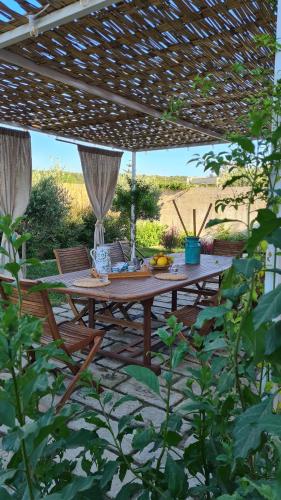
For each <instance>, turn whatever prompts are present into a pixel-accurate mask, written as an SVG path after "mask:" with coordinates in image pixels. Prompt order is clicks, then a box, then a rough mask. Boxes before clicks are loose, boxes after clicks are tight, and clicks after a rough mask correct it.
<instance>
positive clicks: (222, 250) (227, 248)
mask: <svg viewBox="0 0 281 500" xmlns="http://www.w3.org/2000/svg"><path fill="white" fill-rule="evenodd" d="M244 248H245V241H243V240H239V241H228V240H218V239H214V243H213V254H214V255H225V256H229V257H240V256H241V255H242V253H243V250H244Z"/></svg>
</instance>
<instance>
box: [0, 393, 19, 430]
mask: <svg viewBox="0 0 281 500" xmlns="http://www.w3.org/2000/svg"><path fill="white" fill-rule="evenodd" d="M15 418H16V412H15V407H14V406H13V404H12V402H11V401H10V397H9V395H8V394H7V393H6V392H5V391H0V422H1V425H3V424H4V425H7V426H8V427H14V425H15Z"/></svg>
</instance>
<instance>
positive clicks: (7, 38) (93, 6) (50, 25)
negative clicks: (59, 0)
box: [0, 0, 120, 49]
mask: <svg viewBox="0 0 281 500" xmlns="http://www.w3.org/2000/svg"><path fill="white" fill-rule="evenodd" d="M119 1H120V0H87V1H86V2H81V0H79V1H78V2H75V3H73V4H71V5H67V6H66V7H63V8H62V9H58V10H55V11H54V12H51V13H50V14H46V15H45V16H42V17H38V18H37V19H36V18H35V29H36V31H37V32H38V33H39V34H41V33H44V32H45V31H49V30H52V29H54V28H58V27H59V26H62V25H63V24H66V23H69V22H71V21H73V20H74V19H80V18H81V17H84V16H87V15H89V14H91V13H93V12H97V11H98V10H101V9H103V8H105V7H110V6H111V5H113V4H116V3H118V2H119ZM30 31H31V29H30V25H29V23H27V24H23V25H22V26H19V27H18V28H15V29H13V30H10V31H7V32H5V33H3V34H2V35H0V49H4V48H5V47H9V46H11V45H15V44H17V43H20V42H22V41H24V40H26V39H28V38H30V36H31V33H30Z"/></svg>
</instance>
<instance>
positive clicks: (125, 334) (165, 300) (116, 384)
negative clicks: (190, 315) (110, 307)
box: [54, 292, 194, 498]
mask: <svg viewBox="0 0 281 500" xmlns="http://www.w3.org/2000/svg"><path fill="white" fill-rule="evenodd" d="M188 303H192V297H191V296H190V295H189V296H188V295H187V294H184V293H182V292H179V293H178V307H182V306H184V305H186V304H188ZM170 308H171V294H170V293H168V294H165V295H162V296H159V297H157V298H156V300H155V304H154V307H153V313H154V314H155V315H156V316H157V320H153V322H152V326H153V330H154V333H153V336H155V335H156V330H157V328H158V327H159V326H161V325H163V321H164V314H165V312H166V311H170ZM54 312H55V314H56V319H57V321H58V322H60V321H62V320H63V319H69V318H71V317H72V313H71V311H70V310H69V307H68V305H63V306H60V307H55V308H54ZM130 315H131V316H132V317H133V316H134V317H135V319H138V321H141V317H142V307H141V306H140V305H138V304H136V305H135V306H133V308H132V309H131V310H130ZM99 326H102V325H100V324H99V323H98V322H97V327H99ZM138 338H140V339H141V335H140V332H137V331H132V330H129V329H125V330H122V329H121V328H118V327H112V328H109V330H108V331H107V333H106V335H105V338H104V343H103V347H105V348H106V349H107V350H111V351H114V350H117V349H119V348H120V347H121V346H122V345H124V344H129V343H133V342H134V341H136V339H138ZM162 352H163V358H164V359H163V361H162V362H160V360H159V358H158V359H157V362H160V363H161V369H162V375H160V385H161V387H162V391H163V393H164V392H165V388H164V385H165V384H164V379H163V372H164V371H165V370H166V369H167V367H166V362H165V360H166V359H167V354H165V350H164V349H163V350H162ZM82 356H83V354H81V357H82ZM124 366H125V365H124V364H123V363H122V362H120V361H116V360H113V359H109V358H105V357H102V356H97V357H96V359H95V362H94V363H92V365H91V367H90V369H91V370H92V371H93V373H94V375H95V377H98V378H100V380H101V383H102V385H103V387H105V388H106V389H108V390H109V391H113V392H114V396H113V402H115V401H116V400H118V399H120V398H121V397H122V396H124V395H132V396H135V397H136V398H137V399H138V401H131V402H127V403H126V404H124V405H121V406H120V407H118V408H117V409H116V411H114V412H113V413H112V414H111V417H112V425H113V428H115V427H116V428H117V425H118V419H119V418H120V417H121V416H123V415H128V414H133V413H135V412H136V413H140V414H141V415H142V417H143V419H144V423H145V424H149V422H153V423H154V425H156V426H157V427H159V428H160V425H161V423H162V421H163V420H164V417H165V412H164V403H163V401H162V400H161V399H160V398H157V397H156V395H155V394H154V393H151V392H150V391H149V390H148V389H146V387H145V386H143V385H142V384H140V383H138V382H137V381H136V380H134V379H132V378H130V377H129V376H128V375H127V374H126V373H125V372H124V370H123V368H124ZM191 366H194V364H193V363H192V361H191V359H188V356H187V357H186V359H185V360H184V362H183V363H182V364H181V365H180V366H179V367H178V368H177V369H176V370H175V372H174V384H173V393H172V398H171V402H172V405H171V406H172V411H179V410H180V407H181V405H182V403H183V401H184V399H185V396H184V388H185V384H186V381H187V379H188V369H189V368H190V367H191ZM65 371H66V369H65ZM67 374H68V376H69V372H68V371H67ZM69 380H70V378H69ZM72 400H73V401H79V402H80V403H83V404H84V405H85V408H93V409H98V403H97V401H96V400H93V399H90V398H87V397H85V396H84V395H83V390H79V389H78V390H77V391H75V392H74V393H73V395H72ZM108 409H110V405H109V407H108ZM78 425H79V427H87V428H91V426H90V425H89V424H86V423H85V422H84V421H83V420H81V421H79V423H78ZM189 427H190V426H189V421H188V419H185V420H184V424H183V426H182V430H181V432H182V441H181V443H180V445H179V447H178V450H177V452H176V453H177V455H182V453H183V448H184V446H186V441H187V439H189V440H190V439H193V437H192V436H191V437H190V436H188V435H187V431H188V429H189ZM99 434H100V436H104V437H108V435H107V434H108V431H105V430H104V429H102V430H100V431H99ZM130 437H131V436H129V437H126V438H125V439H124V440H123V447H124V450H125V452H126V453H127V454H130V453H132V451H133V450H132V447H131V441H130ZM107 453H108V457H109V458H110V459H111V460H112V459H114V457H115V455H114V453H113V452H111V451H108V452H107ZM150 453H151V452H150V447H147V448H145V449H144V450H143V451H142V452H140V453H138V454H137V455H135V461H136V462H137V463H139V464H141V463H144V462H145V461H146V460H147V459H148V458H149V457H150V456H151V455H150ZM131 479H132V477H131V475H130V474H127V475H126V477H125V480H124V481H125V482H127V481H130V480H131ZM122 484H124V482H123V483H122ZM120 487H121V483H120V482H119V481H118V480H114V481H113V484H112V488H111V491H110V495H109V497H110V498H115V496H116V494H117V492H118V490H119V489H120Z"/></svg>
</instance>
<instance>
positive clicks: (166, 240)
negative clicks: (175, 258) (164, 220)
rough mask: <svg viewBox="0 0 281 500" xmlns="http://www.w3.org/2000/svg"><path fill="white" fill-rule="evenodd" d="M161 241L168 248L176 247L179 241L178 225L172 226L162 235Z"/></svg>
mask: <svg viewBox="0 0 281 500" xmlns="http://www.w3.org/2000/svg"><path fill="white" fill-rule="evenodd" d="M161 243H162V245H163V247H164V248H166V249H167V250H172V249H173V248H176V247H177V246H178V243H179V230H178V228H177V227H176V226H171V227H170V228H169V229H167V231H165V232H164V233H163V235H162V240H161Z"/></svg>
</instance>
